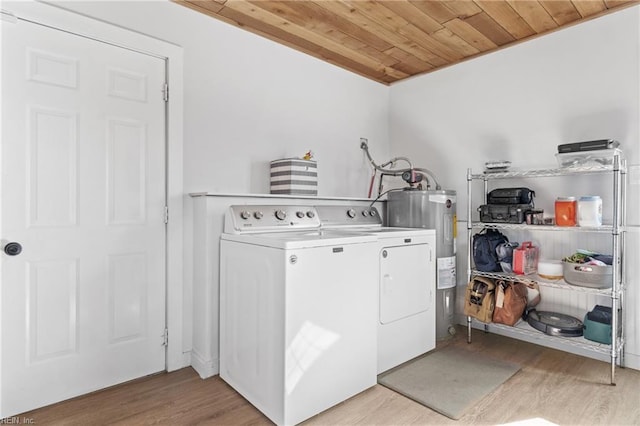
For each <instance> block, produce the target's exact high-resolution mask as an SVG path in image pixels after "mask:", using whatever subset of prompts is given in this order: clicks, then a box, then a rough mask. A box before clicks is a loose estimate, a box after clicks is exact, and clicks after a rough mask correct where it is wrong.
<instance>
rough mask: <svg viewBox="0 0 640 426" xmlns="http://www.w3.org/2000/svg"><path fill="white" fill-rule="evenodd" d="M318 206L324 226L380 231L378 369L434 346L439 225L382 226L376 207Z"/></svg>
mask: <svg viewBox="0 0 640 426" xmlns="http://www.w3.org/2000/svg"><path fill="white" fill-rule="evenodd" d="M316 209H317V211H318V215H319V216H320V222H321V228H322V229H333V230H343V231H349V232H355V233H363V234H373V235H375V236H376V246H377V249H376V251H377V260H376V262H375V263H374V264H372V266H371V269H375V270H376V277H375V281H374V286H375V287H376V291H377V292H378V303H377V305H378V309H377V311H378V318H377V321H376V322H377V329H378V349H377V354H378V363H377V364H378V367H377V372H378V374H380V373H382V372H384V371H387V370H389V369H391V368H393V367H396V366H398V365H400V364H402V363H403V362H406V361H408V360H410V359H412V358H415V357H417V356H419V355H422V354H424V353H426V352H428V351H430V350H432V349H434V348H435V346H436V338H435V334H436V323H435V319H436V317H435V292H436V287H435V279H436V273H435V262H436V258H435V256H436V236H435V230H433V229H423V228H397V227H383V226H382V219H381V217H380V214H379V213H378V211H377V209H376V208H375V207H355V206H353V207H352V206H346V207H345V206H316Z"/></svg>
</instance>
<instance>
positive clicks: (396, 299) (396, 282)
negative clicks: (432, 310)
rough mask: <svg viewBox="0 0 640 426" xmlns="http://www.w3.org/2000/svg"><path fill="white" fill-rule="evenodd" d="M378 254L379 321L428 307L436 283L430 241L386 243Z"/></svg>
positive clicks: (389, 321)
mask: <svg viewBox="0 0 640 426" xmlns="http://www.w3.org/2000/svg"><path fill="white" fill-rule="evenodd" d="M379 256H380V323H381V324H389V323H391V322H393V321H397V320H400V319H403V318H406V317H409V316H411V315H415V314H417V313H419V312H424V311H426V310H427V309H429V307H430V306H431V303H430V302H431V298H432V297H433V292H434V285H435V284H434V277H433V276H432V275H433V273H432V272H433V265H432V263H433V260H431V259H430V250H429V244H416V245H410V246H398V247H385V248H383V249H382V250H381V251H380V254H379Z"/></svg>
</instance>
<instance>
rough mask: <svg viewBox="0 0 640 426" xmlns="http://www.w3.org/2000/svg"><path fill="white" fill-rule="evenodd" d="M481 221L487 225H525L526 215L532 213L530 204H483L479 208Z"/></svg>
mask: <svg viewBox="0 0 640 426" xmlns="http://www.w3.org/2000/svg"><path fill="white" fill-rule="evenodd" d="M478 211H479V212H480V221H481V222H485V223H523V222H524V221H525V220H526V217H525V215H526V213H527V212H528V211H531V206H530V205H528V204H483V205H481V206H480V207H478Z"/></svg>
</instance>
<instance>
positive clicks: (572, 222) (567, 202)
mask: <svg viewBox="0 0 640 426" xmlns="http://www.w3.org/2000/svg"><path fill="white" fill-rule="evenodd" d="M555 209H556V225H557V226H576V210H577V201H576V198H575V197H558V198H556V204H555Z"/></svg>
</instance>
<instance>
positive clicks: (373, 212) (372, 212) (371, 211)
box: [369, 209, 376, 217]
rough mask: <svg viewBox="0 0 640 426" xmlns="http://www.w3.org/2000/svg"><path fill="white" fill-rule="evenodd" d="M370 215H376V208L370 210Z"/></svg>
mask: <svg viewBox="0 0 640 426" xmlns="http://www.w3.org/2000/svg"><path fill="white" fill-rule="evenodd" d="M369 215H370V216H371V217H374V216H375V215H376V211H375V210H374V209H371V210H369Z"/></svg>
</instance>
